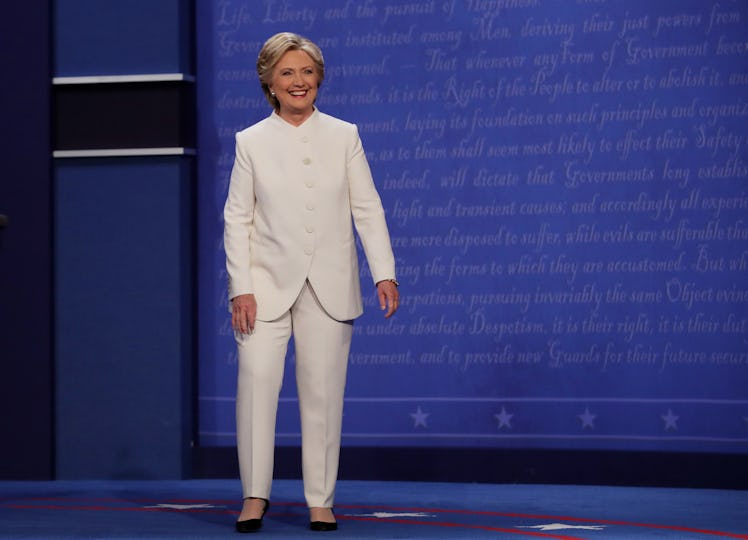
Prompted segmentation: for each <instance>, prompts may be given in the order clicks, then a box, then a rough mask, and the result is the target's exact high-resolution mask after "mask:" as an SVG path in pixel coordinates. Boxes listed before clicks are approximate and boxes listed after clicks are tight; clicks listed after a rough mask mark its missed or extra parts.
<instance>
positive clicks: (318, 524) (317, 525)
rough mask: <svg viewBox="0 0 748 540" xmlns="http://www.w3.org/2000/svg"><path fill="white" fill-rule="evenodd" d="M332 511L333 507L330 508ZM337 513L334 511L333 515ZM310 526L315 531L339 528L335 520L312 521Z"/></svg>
mask: <svg viewBox="0 0 748 540" xmlns="http://www.w3.org/2000/svg"><path fill="white" fill-rule="evenodd" d="M330 511H331V512H332V509H330ZM334 516H335V514H334V513H333V517H334ZM309 528H310V529H311V530H313V531H337V530H338V524H337V522H335V521H333V522H330V521H312V522H311V523H310V524H309Z"/></svg>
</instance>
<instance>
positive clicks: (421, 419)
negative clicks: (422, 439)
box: [410, 405, 431, 428]
mask: <svg viewBox="0 0 748 540" xmlns="http://www.w3.org/2000/svg"><path fill="white" fill-rule="evenodd" d="M410 416H411V418H413V427H414V428H417V427H418V426H423V427H428V426H427V425H426V418H428V417H429V416H431V413H425V412H423V411H422V410H421V406H420V405H419V406H418V410H416V412H414V413H410Z"/></svg>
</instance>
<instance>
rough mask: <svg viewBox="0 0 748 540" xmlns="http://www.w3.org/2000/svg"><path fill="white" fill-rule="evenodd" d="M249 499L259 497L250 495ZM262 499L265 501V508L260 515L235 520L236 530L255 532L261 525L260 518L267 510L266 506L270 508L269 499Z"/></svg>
mask: <svg viewBox="0 0 748 540" xmlns="http://www.w3.org/2000/svg"><path fill="white" fill-rule="evenodd" d="M250 499H259V497H250ZM260 500H262V501H265V509H264V510H263V511H262V516H261V517H260V518H259V519H257V518H255V519H245V520H243V521H237V522H236V530H237V532H240V533H251V532H257V531H259V530H260V528H261V527H262V518H264V517H265V513H266V512H267V511H268V508H270V501H268V500H267V499H260Z"/></svg>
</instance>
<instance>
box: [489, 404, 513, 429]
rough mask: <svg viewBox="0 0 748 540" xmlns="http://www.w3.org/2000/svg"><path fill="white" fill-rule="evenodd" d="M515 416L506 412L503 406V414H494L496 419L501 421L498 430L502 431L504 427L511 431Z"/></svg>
mask: <svg viewBox="0 0 748 540" xmlns="http://www.w3.org/2000/svg"><path fill="white" fill-rule="evenodd" d="M513 416H514V415H513V414H509V413H508V412H506V409H505V408H504V407H503V406H502V407H501V412H500V413H498V414H494V418H496V420H498V421H499V427H498V429H501V428H503V427H506V428H509V429H511V428H512V417H513Z"/></svg>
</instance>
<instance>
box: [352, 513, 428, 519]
mask: <svg viewBox="0 0 748 540" xmlns="http://www.w3.org/2000/svg"><path fill="white" fill-rule="evenodd" d="M345 515H346V516H355V517H375V518H379V519H388V518H406V517H409V518H419V517H436V515H435V514H425V513H423V512H374V513H373V514H345Z"/></svg>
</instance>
